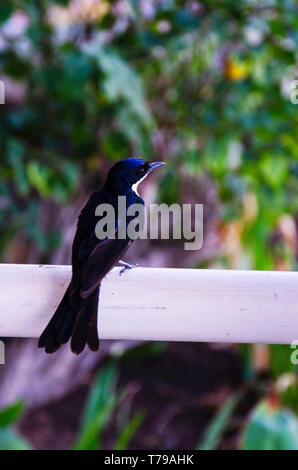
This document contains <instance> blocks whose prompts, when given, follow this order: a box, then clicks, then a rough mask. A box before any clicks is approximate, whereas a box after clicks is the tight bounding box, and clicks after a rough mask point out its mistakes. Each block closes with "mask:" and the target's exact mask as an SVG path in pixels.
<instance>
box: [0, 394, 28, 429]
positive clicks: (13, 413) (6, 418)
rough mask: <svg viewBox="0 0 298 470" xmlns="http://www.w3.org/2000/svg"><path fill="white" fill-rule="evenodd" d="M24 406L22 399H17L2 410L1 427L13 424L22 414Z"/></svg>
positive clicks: (0, 416)
mask: <svg viewBox="0 0 298 470" xmlns="http://www.w3.org/2000/svg"><path fill="white" fill-rule="evenodd" d="M23 408H24V403H23V402H22V401H17V402H16V403H14V404H13V405H10V406H8V407H7V408H4V409H3V410H1V411H0V428H5V427H7V426H10V425H11V424H13V423H14V422H15V421H16V420H17V419H18V418H19V416H20V414H21V413H22V411H23Z"/></svg>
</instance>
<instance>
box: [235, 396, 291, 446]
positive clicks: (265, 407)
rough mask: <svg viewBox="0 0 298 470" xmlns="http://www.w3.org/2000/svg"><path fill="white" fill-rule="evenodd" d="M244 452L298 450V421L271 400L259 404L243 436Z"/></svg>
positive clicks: (289, 412)
mask: <svg viewBox="0 0 298 470" xmlns="http://www.w3.org/2000/svg"><path fill="white" fill-rule="evenodd" d="M242 448H243V449H244V450H297V449H298V420H297V417H296V416H295V415H294V414H293V413H292V412H291V411H289V410H286V409H284V408H282V407H281V406H280V405H278V404H276V403H271V401H270V400H269V399H267V400H263V401H262V402H260V403H259V404H258V406H257V407H256V409H255V410H254V412H253V413H252V415H251V417H250V419H249V421H248V423H247V426H246V429H245V432H244V436H243V442H242Z"/></svg>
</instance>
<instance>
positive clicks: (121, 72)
mask: <svg viewBox="0 0 298 470" xmlns="http://www.w3.org/2000/svg"><path fill="white" fill-rule="evenodd" d="M85 51H86V52H87V53H88V54H90V55H91V56H93V57H94V58H95V59H96V60H97V63H98V65H99V67H100V68H101V70H102V71H103V73H104V75H105V80H104V82H103V89H104V93H105V96H106V99H108V101H110V102H112V103H118V104H120V103H121V101H123V102H125V104H126V105H127V107H128V109H129V110H130V112H132V113H133V114H134V115H135V116H136V117H138V118H139V119H140V120H141V122H142V123H143V124H144V125H145V126H148V125H149V126H150V125H151V124H152V118H151V115H150V112H149V109H148V107H147V104H146V101H145V96H144V90H143V85H142V82H141V79H140V77H139V76H138V75H137V73H136V72H135V71H134V70H133V68H132V67H130V66H129V65H128V64H127V63H126V62H125V61H124V60H123V59H122V58H121V57H120V56H119V55H117V54H116V53H115V52H113V51H112V50H110V49H109V50H107V49H103V48H99V47H98V46H97V47H96V48H95V47H94V46H93V45H92V46H89V47H85Z"/></svg>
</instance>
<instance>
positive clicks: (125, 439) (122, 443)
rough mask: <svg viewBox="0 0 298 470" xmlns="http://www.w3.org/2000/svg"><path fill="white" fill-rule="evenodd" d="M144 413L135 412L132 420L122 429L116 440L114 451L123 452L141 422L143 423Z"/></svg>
mask: <svg viewBox="0 0 298 470" xmlns="http://www.w3.org/2000/svg"><path fill="white" fill-rule="evenodd" d="M144 418H145V413H141V412H139V411H137V412H136V413H135V414H134V415H133V416H132V418H131V419H130V420H129V421H128V423H127V424H126V425H125V426H124V428H123V429H122V431H121V433H120V435H119V436H118V439H117V441H116V444H115V447H114V449H115V450H125V449H127V446H128V444H129V442H130V441H131V439H132V438H133V436H134V435H135V433H136V432H137V430H138V429H139V427H140V426H141V424H142V422H143V421H144Z"/></svg>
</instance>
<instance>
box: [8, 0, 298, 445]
mask: <svg viewBox="0 0 298 470" xmlns="http://www.w3.org/2000/svg"><path fill="white" fill-rule="evenodd" d="M297 40H298V15H297V3H296V2H295V1H294V0H293V1H290V0H285V1H278V0H267V1H266V0H264V1H258V2H257V1H254V0H241V1H237V2H236V1H231V0H214V1H208V2H207V1H178V0H160V1H158V0H156V1H154V0H146V1H145V0H141V1H135V0H131V1H129V0H118V1H105V0H72V1H55V2H54V1H50V0H28V1H21V0H19V1H18V0H11V1H10V0H2V1H1V4H0V79H1V80H2V81H3V82H4V83H5V88H6V102H5V105H1V106H0V123H1V125H0V159H1V165H0V259H1V262H9V263H56V264H68V263H69V262H70V257H69V255H70V247H71V242H72V237H73V234H74V228H75V222H76V217H77V215H78V213H79V210H80V208H81V207H82V205H83V204H84V202H85V201H86V199H87V197H88V195H89V194H90V193H91V192H92V191H93V190H94V189H96V188H98V187H99V186H100V184H101V183H102V181H103V179H104V177H105V174H106V171H107V170H108V169H109V168H110V166H111V164H112V163H113V162H115V161H117V160H119V159H121V158H124V157H127V156H142V157H143V158H145V159H148V160H152V161H154V160H164V161H165V162H166V163H167V165H166V166H165V167H164V169H163V171H162V172H159V173H158V174H157V173H156V175H154V177H152V178H151V180H150V181H148V183H147V182H146V183H144V185H143V187H142V194H143V196H144V198H145V200H146V201H147V202H152V201H159V202H166V203H172V202H181V203H183V202H199V203H203V204H204V210H205V212H204V218H205V220H204V246H203V248H202V249H201V250H199V251H198V252H185V251H184V249H183V243H182V242H181V243H180V242H177V240H175V241H168V242H165V241H163V242H162V241H158V242H156V241H155V242H154V243H153V242H147V241H146V242H145V241H143V242H139V243H136V244H135V247H133V248H132V249H131V250H130V252H129V253H128V260H130V259H131V260H133V261H134V262H137V263H139V264H141V265H143V266H160V267H163V266H169V267H188V268H213V267H217V268H234V269H274V270H291V269H296V267H297V221H298V218H297V216H298V192H297V187H298V146H297V123H298V114H297V106H295V105H294V104H292V103H291V101H290V94H291V82H292V80H294V79H297V78H298V77H297ZM219 314H220V312H219ZM6 344H7V364H6V365H5V366H1V370H0V380H1V385H0V405H1V406H2V408H3V411H2V412H1V413H0V447H1V448H23V447H26V446H28V445H30V446H31V447H34V448H41V449H46V448H51V449H57V448H71V447H74V446H76V447H77V448H99V447H101V448H145V449H160V448H168V449H173V448H197V447H201V448H220V449H225V448H228V449H235V448H253V449H257V448H266V449H275V448H279V449H288V448H290V449H293V448H294V449H298V424H297V413H298V392H297V370H296V367H295V366H294V365H292V364H291V363H290V353H291V350H290V349H289V347H286V346H262V345H255V346H246V345H241V346H240V345H239V346H237V345H226V344H217V345H215V344H214V345H213V344H185V343H180V344H178V343H177V344H174V343H172V344H165V343H152V344H135V343H129V342H114V343H108V342H107V343H105V344H104V345H103V346H102V348H101V351H100V352H99V353H98V354H94V353H91V352H88V351H84V353H83V354H82V356H80V357H78V358H77V357H73V356H72V355H71V354H70V352H69V350H68V347H65V348H64V349H62V350H61V351H60V352H59V353H57V355H55V356H52V357H47V356H45V355H44V354H43V352H42V351H39V350H37V349H36V342H35V341H33V340H9V341H8V340H7V341H6ZM98 374H99V375H98ZM88 396H89V398H88ZM18 400H22V402H20V401H18ZM12 404H13V405H12ZM8 405H12V406H10V408H7V406H8ZM21 411H22V412H23V414H22V416H19V414H20V413H21ZM14 423H15V424H14ZM13 424H14V428H12V427H11V426H12V425H13ZM15 428H17V430H15Z"/></svg>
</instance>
